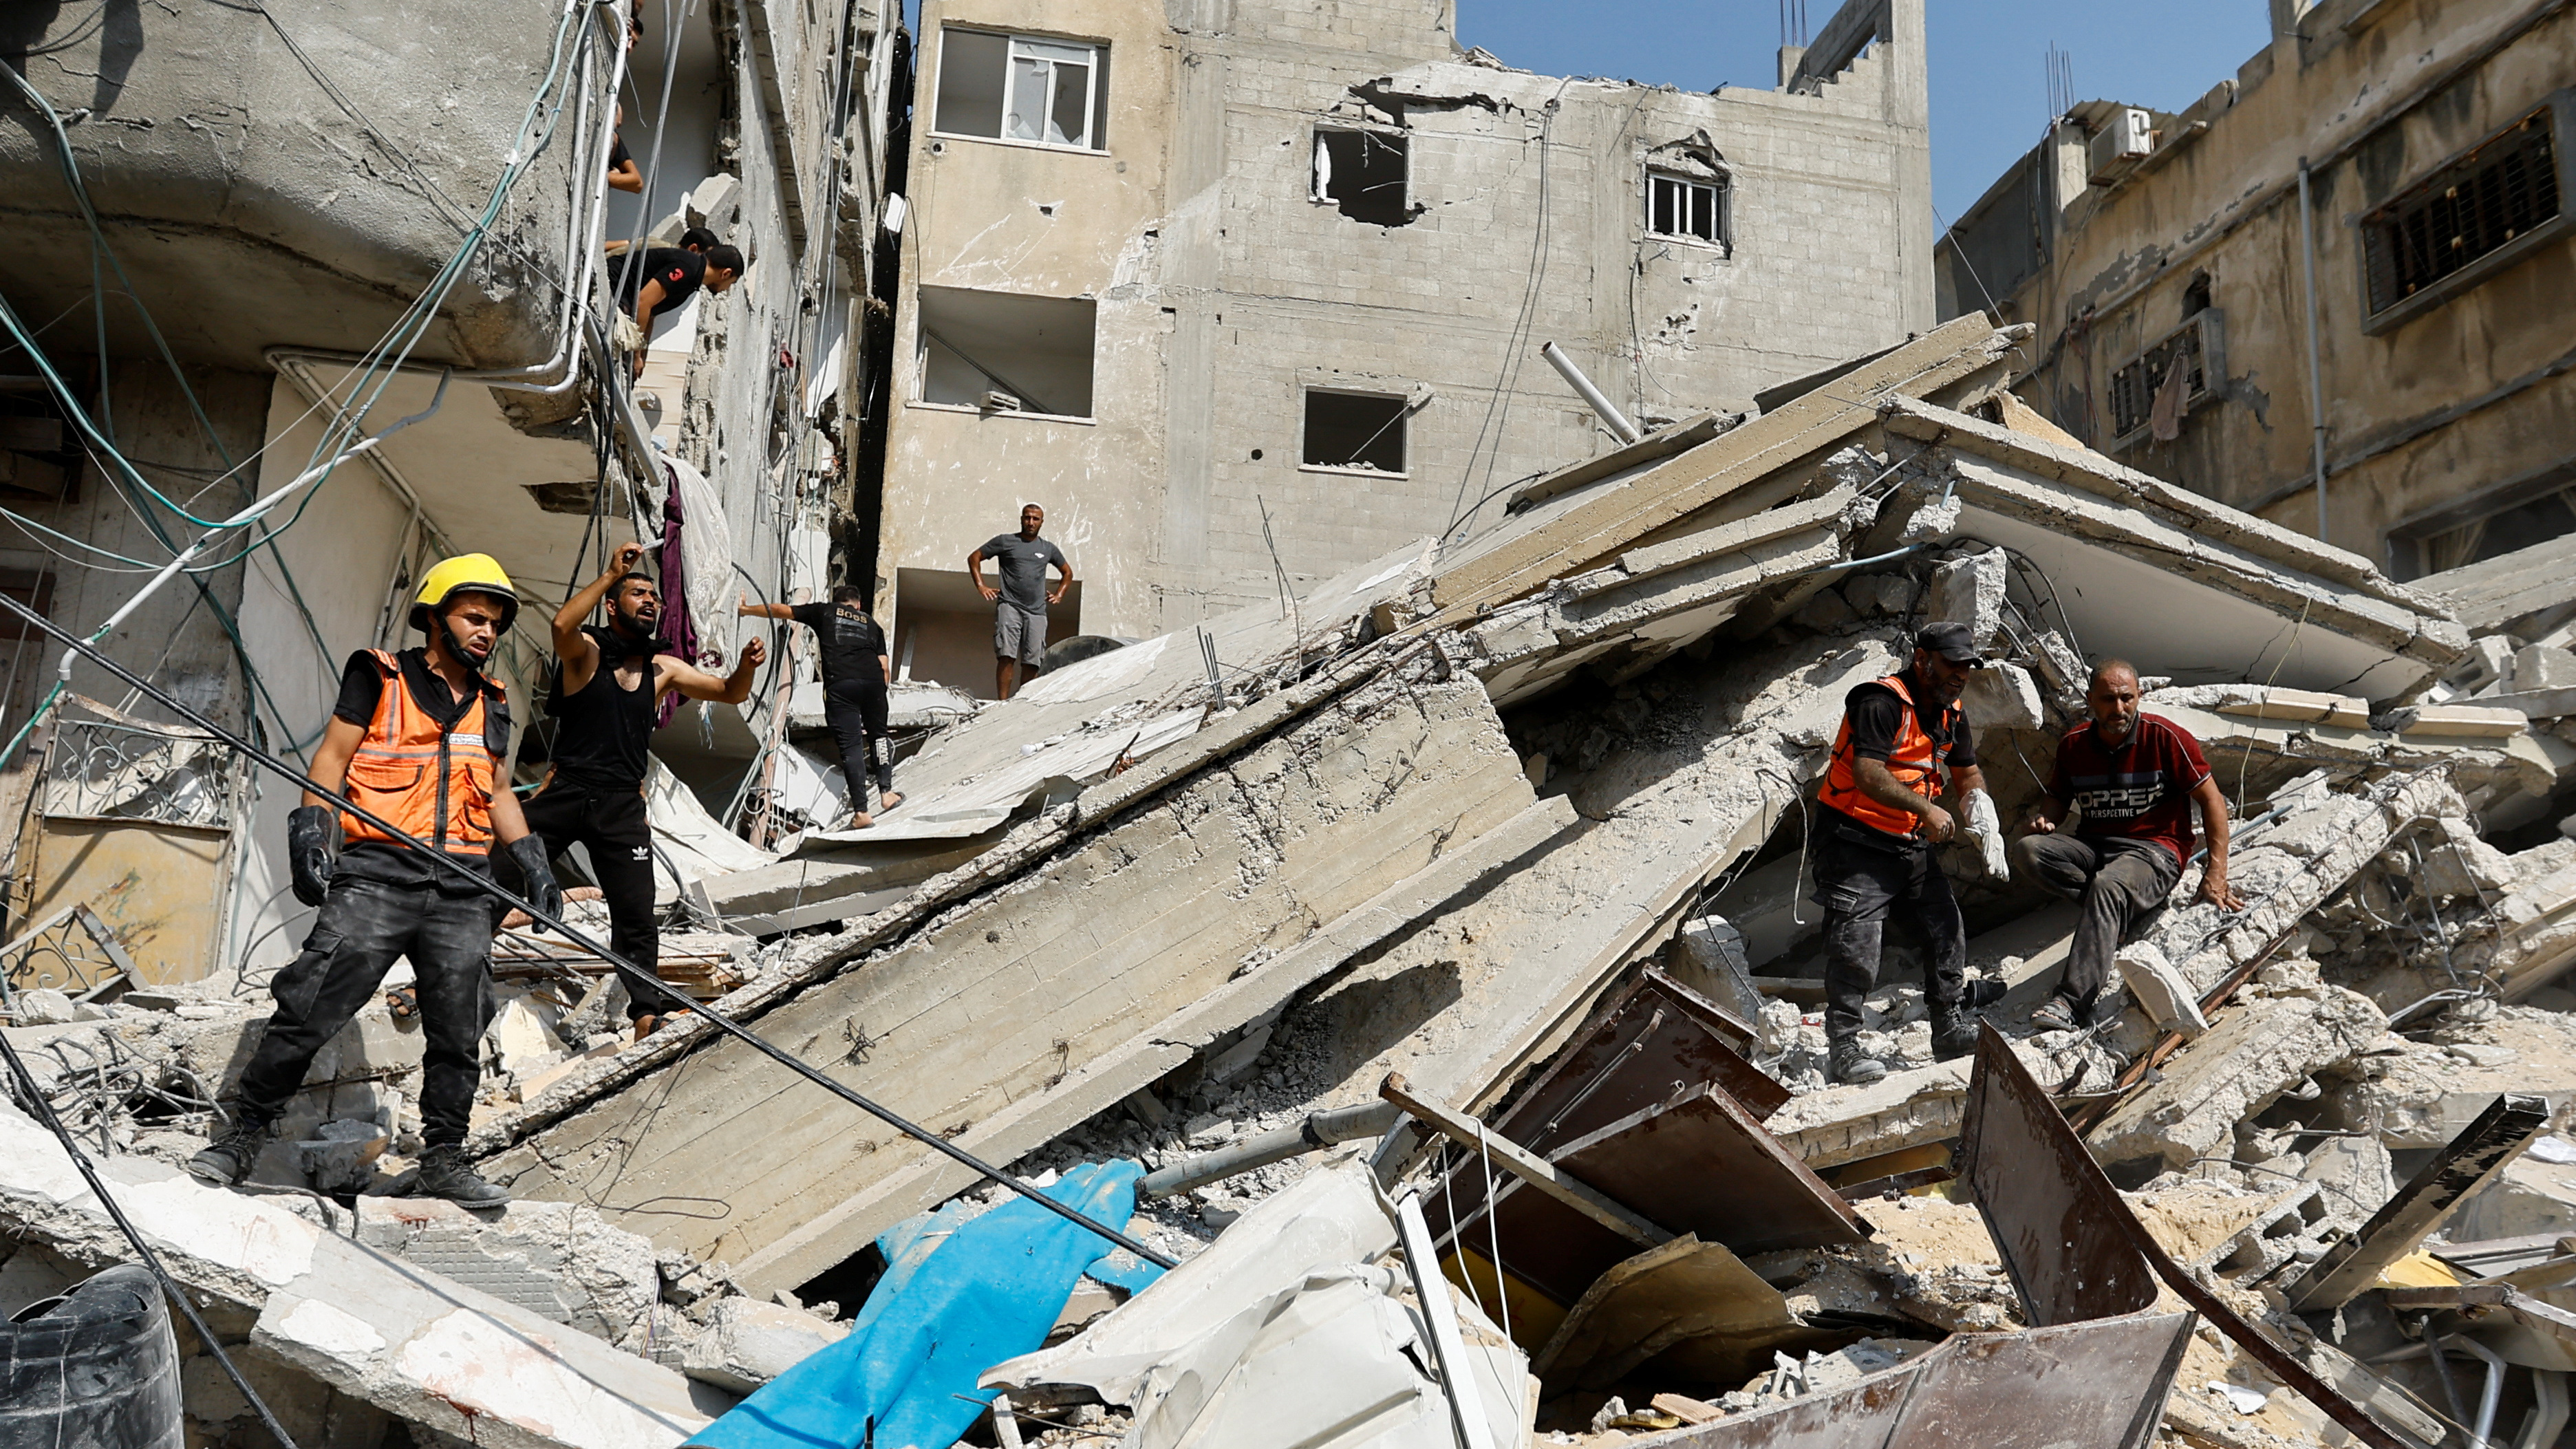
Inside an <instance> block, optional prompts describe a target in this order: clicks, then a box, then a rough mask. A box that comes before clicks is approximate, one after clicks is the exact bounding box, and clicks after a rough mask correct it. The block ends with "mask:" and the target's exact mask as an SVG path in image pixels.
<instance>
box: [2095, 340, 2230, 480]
mask: <svg viewBox="0 0 2576 1449" xmlns="http://www.w3.org/2000/svg"><path fill="white" fill-rule="evenodd" d="M2186 332H2190V333H2193V334H2195V335H2196V336H2197V338H2198V339H2199V343H2200V386H2198V387H2196V388H2193V389H2192V390H2191V391H2189V392H2187V393H2185V394H2183V407H2184V408H2185V409H2186V410H2189V409H2193V408H2198V407H2201V406H2203V405H2204V404H2207V403H2209V402H2212V401H2224V400H2225V398H2226V394H2225V393H2223V392H2221V391H2219V389H2218V387H2217V384H2218V383H2220V382H2223V381H2225V380H2226V377H2227V313H2226V312H2225V311H2224V310H2223V309H2221V308H2218V307H2204V308H2202V309H2201V310H2199V311H2197V312H2194V313H2192V314H2191V315H2190V316H2188V317H2185V318H2184V319H2182V322H2181V324H2180V325H2179V326H2176V327H2174V328H2173V329H2172V330H2171V331H2168V332H2163V333H2159V334H2158V335H2157V336H2156V338H2155V340H2153V341H2151V342H2149V343H2148V344H2147V345H2146V346H2144V347H2141V348H2139V349H2138V350H2137V351H2136V352H2135V353H2133V354H2131V355H2130V356H2129V357H2128V358H2127V359H2125V360H2124V361H2122V362H2121V363H2120V365H2119V366H2117V367H2114V368H2112V369H2111V375H2110V377H2109V379H2108V380H2107V381H2105V382H2104V383H2103V385H2102V416H2103V418H2104V419H2105V420H2106V421H2108V422H2109V423H2110V424H2111V426H2112V427H2113V428H2115V429H2117V428H2118V427H2119V425H2120V417H2119V408H2118V406H2117V404H2116V402H2115V400H2114V399H2115V396H2116V394H2115V393H2114V391H2113V390H2114V389H2116V388H2117V387H2118V386H2119V385H2120V375H2121V374H2122V373H2124V372H2127V371H2128V370H2129V369H2130V368H2132V367H2136V366H2138V365H2139V364H2141V363H2143V362H2145V361H2146V360H2147V358H2148V357H2149V356H2151V355H2153V354H2154V352H2155V351H2156V349H2158V348H2160V347H2163V346H2164V345H2165V344H2167V343H2169V342H2172V341H2173V340H2174V339H2176V338H2178V337H2180V336H2182V335H2183V334H2184V333H2186ZM2167 365H2168V366H2170V365H2171V364H2170V362H2168V364H2167ZM2142 381H2143V382H2144V385H2145V388H2146V399H2147V406H2146V408H2145V410H2144V411H2143V412H2142V413H2140V415H2139V417H2138V421H2137V423H2136V424H2135V425H2134V426H2132V427H2130V428H2128V429H2126V430H2125V431H2120V432H2115V433H2114V434H2113V436H2112V438H2111V441H2110V442H2109V443H2108V444H2107V445H2106V446H2104V448H2103V449H2102V451H2104V452H2106V453H2121V452H2126V451H2128V450H2129V449H2130V448H2132V447H2135V446H2136V445H2137V444H2138V443H2139V442H2140V441H2142V440H2143V439H2145V438H2147V437H2148V436H2149V435H2150V434H2151V432H2152V430H2153V429H2154V427H2155V398H2156V389H2157V388H2159V387H2161V386H2163V384H2164V379H2163V378H2162V377H2152V378H2149V377H2144V375H2143V374H2142Z"/></svg>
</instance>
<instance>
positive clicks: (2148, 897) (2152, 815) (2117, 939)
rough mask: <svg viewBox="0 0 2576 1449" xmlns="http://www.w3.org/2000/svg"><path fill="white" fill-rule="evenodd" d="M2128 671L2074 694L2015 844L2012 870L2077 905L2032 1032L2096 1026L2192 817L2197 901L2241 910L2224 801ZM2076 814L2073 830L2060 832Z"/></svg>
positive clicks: (2121, 667)
mask: <svg viewBox="0 0 2576 1449" xmlns="http://www.w3.org/2000/svg"><path fill="white" fill-rule="evenodd" d="M2138 693H2139V691H2138V671H2137V670H2136V669H2135V668H2134V667H2132V666H2131V665H2130V664H2129V662H2128V661H2127V660H2125V659H2108V660H2104V661H2103V662H2102V664H2101V666H2100V667H2099V668H2096V669H2095V670H2094V671H2093V678H2092V681H2091V683H2090V684H2088V685H2087V686H2086V688H2085V692H2084V706H2085V710H2086V712H2087V713H2088V714H2090V715H2091V716H2092V718H2091V719H2089V720H2086V721H2085V722H2084V723H2083V724H2080V725H2077V726H2076V727H2075V728H2073V729H2071V730H2068V731H2067V732H2066V736H2065V738H2063V739H2061V740H2059V741H2058V742H2057V766H2056V768H2055V769H2053V770H2051V771H2050V772H2049V782H2048V799H2047V800H2046V801H2044V802H2042V804H2041V805H2040V807H2039V808H2038V809H2037V810H2034V811H2032V812H2031V817H2030V832H2031V833H2029V834H2027V835H2024V836H2023V837H2022V838H2021V839H2020V840H2019V841H2017V842H2015V843H2014V846H2013V854H2014V856H2015V857H2016V858H2017V859H2018V860H2019V861H2020V862H2021V866H2022V869H2024V870H2027V871H2029V872H2030V873H2031V874H2032V875H2035V876H2037V877H2038V878H2039V882H2040V884H2042V885H2044V886H2046V887H2048V888H2049V889H2050V890H2052V891H2055V892H2057V893H2058V894H2059V895H2061V896H2064V897H2066V898H2067V899H2068V900H2071V901H2074V902H2076V903H2077V904H2078V905H2079V906H2081V907H2082V913H2081V914H2080V915H2079V916H2077V918H2076V923H2075V943H2074V945H2073V947H2072V948H2070V950H2069V951H2068V953H2067V957H2066V974H2065V976H2064V978H2063V979H2062V980H2061V981H2060V982H2059V983H2058V987H2057V992H2056V994H2055V995H2053V996H2051V997H2050V998H2049V999H2048V1000H2047V1001H2046V1002H2044V1003H2042V1004H2041V1006H2040V1008H2039V1010H2037V1011H2035V1012H2032V1013H2031V1017H2030V1024H2031V1025H2032V1026H2034V1027H2037V1028H2038V1029H2039V1030H2041V1031H2069V1030H2073V1029H2074V1028H2077V1027H2091V1026H2095V1025H2098V1024H2099V1022H2100V1020H2101V1018H2102V1016H2103V1011H2102V1007H2103V1004H2104V1003H2103V1001H2102V994H2103V988H2104V987H2106V986H2108V985H2109V984H2110V980H2111V966H2112V958H2113V956H2114V954H2115V953H2116V952H2118V950H2119V949H2120V943H2121V942H2122V941H2124V940H2126V939H2128V938H2129V936H2130V935H2131V934H2132V933H2133V932H2135V931H2137V930H2139V929H2140V928H2142V927H2144V926H2145V925H2146V924H2148V923H2149V922H2150V921H2152V920H2153V919H2154V917H2155V916H2156V915H2158V914H2159V913H2160V912H2162V911H2163V909H2164V906H2165V902H2166V900H2167V899H2168V898H2170V897H2171V896H2172V895H2173V888H2174V884H2175V883H2176V882H2177V881H2179V880H2181V879H2182V870H2183V865H2184V863H2185V862H2187V861H2188V860H2190V859H2191V844H2192V840H2191V812H2192V808H2193V807H2194V806H2195V805H2196V806H2198V807H2199V809H2200V820H2201V827H2202V828H2203V829H2205V830H2207V831H2208V832H2209V865H2208V868H2207V869H2206V870H2204V871H2203V872H2202V873H2201V877H2200V899H2202V900H2204V901H2207V902H2209V903H2210V904H2211V905H2214V906H2216V907H2218V908H2219V909H2220V910H2223V911H2241V910H2243V909H2245V903H2244V902H2243V901H2241V900H2238V899H2237V898H2236V893H2235V892H2234V891H2232V890H2229V889H2228V888H2227V796H2226V795H2225V794H2224V793H2223V792H2222V791H2220V789H2219V788H2218V781H2217V780H2216V779H2215V778H2213V777H2212V776H2211V775H2210V773H2209V762H2208V761H2207V760H2205V759H2203V758H2202V757H2201V753H2200V742H2199V741H2198V740H2195V739H2193V738H2192V737H2191V735H2190V734H2189V732H2187V731H2185V730H2184V729H2183V728H2182V727H2181V726H2180V725H2177V724H2175V723H2174V722H2173V721H2172V720H2169V719H2166V718H2164V717H2163V716H2161V715H2152V714H2141V713H2140V712H2139V710H2138ZM2070 809H2072V810H2075V811H2078V812H2080V817H2081V818H2079V819H2078V820H2077V822H2076V825H2075V828H2074V829H2073V830H2072V831H2068V830H2063V829H2060V828H2059V827H2060V826H2062V825H2063V824H2064V823H2065V821H2066V814H2067V811H2068V810H2070Z"/></svg>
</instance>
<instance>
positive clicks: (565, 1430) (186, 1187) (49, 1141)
mask: <svg viewBox="0 0 2576 1449" xmlns="http://www.w3.org/2000/svg"><path fill="white" fill-rule="evenodd" d="M99 1171H100V1176H101V1177H102V1178H104V1179H105V1180H106V1181H107V1183H108V1184H109V1190H110V1191H111V1192H113V1193H114V1194H115V1195H116V1198H117V1202H118V1205H119V1206H120V1207H121V1208H122V1209H123V1210H124V1212H125V1214H126V1215H127V1217H128V1218H130V1219H131V1220H132V1221H133V1222H134V1224H135V1226H136V1227H137V1228H138V1229H140V1230H141V1231H142V1232H143V1234H144V1235H145V1236H146V1237H148V1238H149V1239H151V1240H152V1243H153V1247H154V1250H155V1251H156V1252H157V1253H158V1254H159V1255H160V1256H161V1258H162V1261H163V1263H164V1264H165V1265H166V1266H167V1267H168V1268H169V1269H170V1271H171V1272H172V1273H173V1274H175V1275H176V1276H177V1277H178V1278H179V1279H180V1281H181V1282H182V1283H183V1284H185V1285H186V1286H187V1287H188V1288H189V1289H190V1290H191V1291H192V1292H195V1293H198V1294H202V1295H205V1297H206V1298H207V1299H208V1300H209V1301H212V1302H216V1303H220V1304H223V1305H227V1306H229V1307H230V1308H232V1309H234V1310H237V1311H239V1312H242V1313H246V1314H251V1315H255V1323H254V1325H253V1327H252V1330H251V1333H250V1339H249V1341H250V1344H251V1346H252V1347H253V1348H254V1349H256V1350H257V1351H258V1352H259V1353H260V1354H263V1355H266V1356H267V1357H269V1358H270V1359H272V1360H274V1361H275V1362H278V1363H282V1364H285V1365H287V1366H290V1367H292V1368H294V1369H296V1370H298V1371H300V1372H302V1373H304V1374H306V1375H309V1376H311V1377H312V1378H314V1379H318V1380H320V1381H321V1382H322V1383H324V1384H326V1385H329V1386H330V1387H331V1388H333V1389H335V1390H337V1391H339V1392H341V1393H344V1394H347V1395H349V1396H351V1397H352V1398H356V1399H358V1400H361V1401H363V1402H365V1403H368V1404H371V1405H374V1406H376V1407H377V1408H380V1409H383V1410H385V1411H386V1412H388V1413H391V1414H393V1415H395V1416H397V1417H399V1418H403V1419H407V1420H409V1421H411V1422H412V1423H415V1424H419V1425H423V1426H425V1427H427V1428H429V1429H433V1430H436V1431H438V1432H440V1433H443V1434H448V1435H452V1436H454V1437H455V1438H457V1439H460V1440H468V1441H470V1442H473V1443H478V1444H488V1445H494V1446H505V1449H671V1446H674V1445H677V1444H680V1443H683V1442H685V1441H686V1439H687V1437H688V1436H689V1434H691V1433H692V1432H694V1431H696V1430H697V1429H700V1428H703V1427H705V1425H706V1424H707V1423H708V1422H710V1420H711V1419H712V1417H713V1415H714V1414H715V1413H718V1412H721V1411H722V1409H723V1408H725V1407H727V1404H726V1401H725V1398H724V1397H722V1396H718V1397H710V1395H715V1394H716V1392H717V1391H714V1390H710V1389H700V1388H697V1387H696V1386H693V1385H692V1384H691V1383H690V1381H689V1380H687V1379H685V1378H683V1377H682V1376H681V1375H679V1374H678V1373H675V1372H673V1371H672V1370H670V1369H667V1368H664V1367H662V1366H661V1365H659V1364H655V1363H652V1362H649V1361H647V1360H645V1359H641V1358H637V1357H635V1356H633V1355H630V1354H626V1353H622V1352H620V1351H618V1350H617V1349H615V1348H612V1347H610V1346H609V1345H607V1344H605V1343H602V1342H600V1341H599V1340H598V1339H596V1338H593V1337H591V1336H589V1335H588V1334H585V1333H580V1332H576V1331H573V1330H570V1329H567V1328H564V1327H562V1326H560V1325H558V1324H556V1323H552V1322H549V1321H548V1320H547V1319H545V1318H542V1317H539V1316H538V1315H536V1314H534V1313H531V1312H529V1311H527V1310H526V1309H524V1308H520V1307H517V1306H515V1305H513V1304H509V1303H505V1302H502V1301H501V1300H500V1299H497V1298H494V1297H492V1296H490V1295H489V1294H486V1293H483V1292H481V1291H479V1290H477V1289H473V1288H469V1287H466V1286H464V1285H463V1284H460V1283H456V1282H454V1281H452V1280H449V1279H447V1278H445V1277H442V1276H441V1275H439V1274H437V1273H435V1272H431V1271H428V1270H426V1269H423V1268H421V1267H418V1266H416V1265H411V1264H404V1263H399V1262H396V1261H394V1260H392V1259H389V1258H387V1257H384V1256H382V1255H380V1254H378V1253H376V1252H374V1251H373V1250H371V1249H369V1248H367V1247H366V1246H365V1245H364V1244H362V1243H359V1242H356V1241H353V1240H351V1239H350V1238H347V1237H343V1236H341V1235H339V1234H338V1233H335V1232H332V1231H328V1230H326V1229H325V1228H324V1227H323V1226H321V1225H320V1224H317V1223H315V1222H312V1221H309V1220H307V1219H306V1218H304V1217H302V1216H299V1215H297V1214H296V1213H293V1212H290V1211H288V1210H286V1209H285V1208H284V1207H281V1206H279V1205H278V1204H277V1203H276V1202H275V1201H272V1200H267V1199H262V1198H259V1197H253V1196H248V1195H245V1194H241V1193H236V1192H227V1191H223V1190H221V1189H217V1188H210V1187H207V1186H205V1185H203V1184H201V1183H199V1182H197V1181H196V1180H195V1179H194V1178H191V1177H189V1176H188V1175H187V1174H185V1173H183V1172H181V1171H179V1170H178V1169H177V1168H174V1167H169V1166H166V1165H164V1164H162V1163H158V1162H153V1161H150V1160H148V1159H145V1158H139V1157H130V1156H129V1157H117V1158H111V1159H108V1160H106V1161H105V1162H103V1163H101V1164H99ZM0 1221H5V1223H6V1225H7V1226H8V1229H9V1231H10V1232H11V1233H12V1234H15V1235H18V1236H21V1237H25V1238H33V1239H37V1240H40V1241H42V1242H44V1243H45V1244H47V1245H48V1246H49V1247H50V1248H52V1249H53V1250H54V1251H55V1252H57V1253H59V1254H62V1255H64V1256H66V1257H68V1258H70V1259H72V1260H73V1261H76V1262H81V1263H86V1264H90V1265H97V1264H102V1263H109V1262H117V1261H122V1260H123V1259H124V1258H125V1257H126V1255H127V1254H129V1253H130V1252H131V1251H132V1250H131V1248H130V1247H129V1246H128V1245H127V1244H126V1242H125V1239H124V1238H123V1236H122V1235H121V1234H120V1233H118V1231H117V1229H116V1227H115V1225H114V1224H113V1223H112V1222H111V1221H110V1220H109V1218H108V1216H107V1213H106V1210H105V1209H104V1208H103V1207H102V1206H101V1205H100V1204H99V1203H98V1201H97V1199H96V1198H94V1197H93V1196H91V1194H90V1191H89V1188H88V1185H87V1184H86V1183H84V1182H83V1181H82V1180H81V1178H80V1176H79V1173H78V1171H77V1170H76V1169H75V1168H74V1167H73V1165H72V1163H71V1160H70V1159H69V1158H68V1157H66V1156H64V1154H63V1151H62V1148H61V1146H60V1144H59V1143H57V1142H56V1141H55V1140H54V1138H53V1136H52V1135H51V1134H50V1133H48V1132H46V1131H45V1130H44V1129H42V1128H40V1127H38V1126H37V1125H36V1124H35V1123H34V1122H32V1121H30V1120H28V1119H27V1118H26V1117H24V1116H22V1115H20V1114H19V1113H17V1112H16V1111H15V1110H13V1109H9V1108H6V1107H5V1106H0Z"/></svg>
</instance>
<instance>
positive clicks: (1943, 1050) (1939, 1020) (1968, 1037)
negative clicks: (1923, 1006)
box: [1932, 1001, 1977, 1062]
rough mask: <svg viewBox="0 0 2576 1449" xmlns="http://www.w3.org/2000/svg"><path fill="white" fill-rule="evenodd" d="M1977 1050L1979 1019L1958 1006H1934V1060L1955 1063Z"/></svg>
mask: <svg viewBox="0 0 2576 1449" xmlns="http://www.w3.org/2000/svg"><path fill="white" fill-rule="evenodd" d="M1976 1049H1977V1018H1976V1016H1975V1015H1974V1014H1973V1013H1971V1012H1969V1011H1967V1010H1965V1009H1963V1008H1962V1007H1958V1006H1943V1005H1942V1004H1940V1003H1939V1002H1937V1001H1936V1002H1934V1003H1933V1004H1932V1060H1934V1061H1936V1062H1947V1061H1955V1060H1957V1059H1958V1058H1960V1057H1964V1056H1966V1055H1967V1054H1968V1053H1970V1052H1972V1051H1975V1050H1976Z"/></svg>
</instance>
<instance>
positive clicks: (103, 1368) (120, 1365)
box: [0, 1267, 186, 1449]
mask: <svg viewBox="0 0 2576 1449" xmlns="http://www.w3.org/2000/svg"><path fill="white" fill-rule="evenodd" d="M185 1442H186V1441H185V1439H184V1438H183V1437H182V1435H181V1433H180V1429H179V1345H178V1341H177V1340H176V1339H174V1338H172V1337H171V1336H170V1308H169V1305H168V1304H167V1303H165V1302H164V1301H163V1300H162V1297H161V1285H160V1283H159V1282H157V1281H156V1280H155V1279H154V1278H153V1276H152V1273H151V1270H149V1269H146V1268H141V1267H123V1268H110V1269H108V1270H107V1271H105V1272H103V1273H99V1274H97V1275H95V1276H94V1277H92V1278H90V1279H89V1280H88V1281H87V1282H85V1283H83V1284H81V1285H80V1286H79V1287H77V1288H74V1289H73V1290H72V1291H71V1292H69V1293H66V1294H64V1295H63V1296H61V1297H59V1298H48V1299H46V1300H45V1301H43V1302H41V1303H37V1304H33V1305H30V1306H29V1307H28V1308H26V1309H25V1310H24V1311H22V1312H20V1313H19V1314H18V1315H17V1316H16V1317H14V1318H12V1319H10V1320H9V1321H8V1322H7V1323H0V1449H185Z"/></svg>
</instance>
